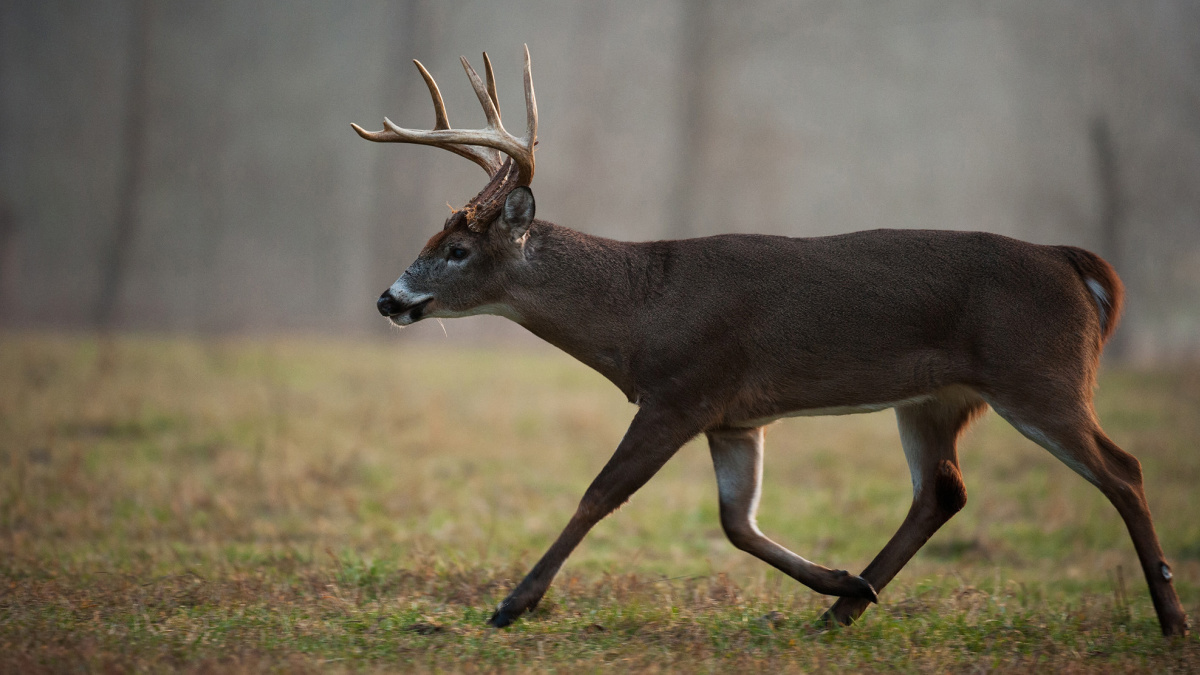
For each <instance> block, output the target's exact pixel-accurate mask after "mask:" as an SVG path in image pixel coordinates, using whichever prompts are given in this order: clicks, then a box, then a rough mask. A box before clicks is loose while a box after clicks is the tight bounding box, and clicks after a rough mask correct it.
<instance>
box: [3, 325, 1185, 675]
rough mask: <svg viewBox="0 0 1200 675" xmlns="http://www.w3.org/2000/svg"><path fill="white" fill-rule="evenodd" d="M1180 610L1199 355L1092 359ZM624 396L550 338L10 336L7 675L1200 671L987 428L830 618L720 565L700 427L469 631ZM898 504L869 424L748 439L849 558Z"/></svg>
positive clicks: (785, 515)
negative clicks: (918, 530)
mask: <svg viewBox="0 0 1200 675" xmlns="http://www.w3.org/2000/svg"><path fill="white" fill-rule="evenodd" d="M1100 384H1101V386H1100V389H1099V393H1098V399H1097V407H1098V410H1099V412H1100V417H1101V420H1102V421H1103V423H1104V426H1105V428H1106V429H1107V431H1108V432H1109V434H1110V435H1111V436H1112V437H1113V438H1114V439H1115V440H1116V441H1117V442H1118V443H1119V444H1121V445H1122V446H1123V447H1125V448H1126V449H1127V450H1129V451H1131V452H1133V453H1134V454H1135V455H1137V456H1138V457H1139V458H1140V459H1141V461H1142V463H1143V467H1144V469H1145V474H1146V490H1147V493H1148V496H1149V500H1150V505H1151V508H1152V509H1153V511H1154V515H1155V521H1156V523H1157V525H1158V532H1159V535H1160V538H1161V540H1162V542H1163V547H1164V549H1165V550H1166V553H1167V556H1168V559H1169V560H1170V561H1171V563H1172V566H1173V569H1174V572H1175V578H1176V586H1177V588H1178V590H1179V593H1180V596H1181V597H1182V599H1183V602H1184V606H1185V608H1186V609H1187V610H1188V612H1189V615H1190V616H1191V617H1193V621H1196V620H1197V619H1198V618H1200V519H1198V518H1197V517H1196V514H1197V513H1198V512H1200V509H1198V508H1197V506H1198V499H1197V485H1200V453H1198V452H1197V448H1198V446H1200V367H1193V368H1174V369H1170V370H1165V369H1164V370H1157V371H1131V370H1120V369H1111V370H1110V369H1106V370H1104V371H1103V373H1102V377H1101V380H1100ZM633 411H634V409H633V407H632V406H631V405H630V404H628V403H627V402H625V400H624V397H623V396H622V395H621V394H620V393H619V392H618V391H617V390H616V389H615V388H614V387H612V386H611V385H610V384H608V383H607V382H606V381H604V380H603V379H602V378H600V377H599V376H598V375H596V374H594V373H592V372H591V371H589V370H587V369H586V368H585V367H583V366H581V365H579V364H578V363H575V362H574V361H572V360H571V359H569V358H568V357H566V356H564V355H562V354H559V353H557V352H554V351H551V350H549V349H546V350H532V349H528V348H526V349H519V350H518V349H510V350H494V351H482V350H473V349H466V348H461V347H435V346H429V345H412V344H408V343H406V342H405V341H404V335H403V334H400V335H399V336H396V337H394V338H392V339H391V340H389V341H387V342H374V343H372V342H367V343H362V342H359V343H355V342H345V341H320V340H308V341H282V340H267V339H261V340H249V339H247V340H223V341H191V340H184V339H166V338H118V339H113V340H106V341H98V340H96V339H92V338H89V337H85V336H76V337H61V336H47V335H11V334H10V335H7V336H0V671H2V672H38V671H39V670H42V671H67V670H71V671H78V670H81V669H82V670H117V671H127V670H155V671H158V670H191V671H216V672H229V671H239V670H240V671H249V672H260V671H269V670H275V671H288V672H291V671H304V670H323V671H329V670H333V671H342V670H347V671H376V670H380V671H386V670H406V671H407V670H447V671H456V672H458V671H466V672H470V671H476V670H488V671H491V670H496V669H505V670H508V669H511V670H517V671H526V670H530V671H540V670H571V671H574V670H598V669H601V668H607V667H617V668H620V669H624V670H628V669H649V670H654V669H657V670H680V671H688V672H694V671H724V670H740V671H771V672H791V671H810V670H842V669H853V670H857V671H873V670H889V671H891V670H901V671H913V672H930V671H939V672H940V671H971V672H975V671H978V670H989V671H990V670H998V671H1007V670H1021V671H1028V670H1030V669H1031V668H1037V669H1045V670H1049V669H1055V670H1059V671H1066V672H1074V671H1110V670H1121V671H1126V670H1149V671H1159V672H1161V671H1172V670H1174V671H1195V670H1200V639H1198V638H1197V637H1196V636H1195V635H1193V636H1191V637H1189V638H1186V639H1179V640H1173V641H1168V640H1165V639H1164V638H1163V637H1162V636H1161V635H1160V633H1159V629H1158V625H1157V622H1156V620H1155V618H1154V613H1153V609H1152V608H1151V605H1150V601H1149V596H1148V594H1147V592H1146V587H1145V582H1144V580H1143V578H1142V574H1141V570H1140V568H1139V567H1138V566H1137V561H1136V558H1135V556H1134V553H1133V548H1132V545H1131V544H1130V541H1129V537H1128V535H1127V534H1126V532H1125V530H1124V527H1123V525H1122V524H1121V522H1120V519H1119V517H1118V516H1117V514H1116V511H1115V510H1114V509H1113V508H1112V507H1111V506H1110V505H1109V504H1108V503H1107V502H1106V501H1105V500H1104V498H1103V497H1102V496H1101V495H1100V493H1099V492H1098V491H1097V490H1095V488H1093V487H1092V486H1090V485H1089V484H1087V483H1086V482H1085V481H1083V480H1082V479H1081V478H1079V477H1078V476H1076V475H1074V474H1073V473H1071V472H1070V471H1069V470H1068V469H1067V468H1066V467H1064V466H1063V465H1061V464H1060V463H1058V462H1057V460H1055V459H1054V458H1053V457H1052V456H1050V455H1049V454H1048V453H1046V452H1045V451H1043V450H1041V449H1040V448H1038V447H1036V446H1035V445H1033V444H1032V443H1030V442H1029V441H1027V440H1025V439H1024V438H1023V437H1021V436H1020V435H1019V434H1018V433H1017V432H1015V431H1014V430H1013V429H1011V428H1010V427H1009V426H1007V425H1006V424H1005V423H1004V422H1003V421H1002V420H1000V419H999V418H998V417H997V416H995V415H991V414H989V415H988V416H987V417H985V418H984V419H983V420H982V421H981V422H980V423H979V424H977V426H976V427H975V428H974V430H973V431H972V432H971V433H969V434H968V435H967V436H966V437H965V438H964V440H963V442H962V443H961V444H960V450H961V455H962V467H963V473H964V476H965V479H966V482H967V488H968V494H969V501H968V504H967V506H966V509H965V510H964V511H963V512H961V513H960V514H959V515H958V516H957V517H955V518H954V520H952V521H951V522H950V523H949V524H948V525H947V526H946V527H945V528H943V530H942V531H941V532H939V533H938V534H937V535H936V536H935V537H934V538H933V539H932V540H931V541H930V543H929V544H928V545H927V546H926V547H925V549H924V551H923V552H922V553H921V554H919V555H918V557H917V558H916V559H914V561H913V562H912V563H911V564H910V565H909V566H908V567H907V568H906V569H905V570H904V571H903V572H901V574H900V576H899V577H898V578H897V580H896V581H895V582H894V583H893V584H892V585H890V586H888V587H887V589H886V590H884V591H883V592H882V593H881V594H880V605H879V606H877V607H873V608H871V609H870V610H869V611H868V613H867V614H866V616H865V617H864V619H863V621H862V622H860V623H859V624H857V625H855V626H853V627H850V628H848V629H841V630H832V631H823V630H820V629H819V627H818V626H817V625H816V624H815V619H816V617H817V616H818V615H819V614H820V612H821V611H822V610H823V609H824V608H825V607H826V606H827V605H828V604H829V602H830V600H829V599H828V598H825V597H822V596H819V595H817V594H815V593H813V592H811V591H809V590H808V589H806V588H804V587H802V586H800V585H799V584H797V583H795V582H793V581H791V580H790V579H788V578H785V577H784V576H782V575H781V574H779V573H778V572H776V571H774V570H772V569H770V568H768V567H767V566H766V565H765V564H763V563H761V562H759V561H758V560H756V559H754V558H751V557H750V556H748V555H747V554H744V553H741V552H739V551H737V550H735V549H734V548H733V547H732V546H730V545H729V543H728V542H727V541H726V540H725V538H724V536H723V535H722V533H721V530H720V526H719V524H718V520H717V506H716V486H715V480H714V478H713V475H712V469H711V465H710V462H709V459H708V454H707V450H706V448H705V447H704V445H703V444H702V443H701V442H699V441H693V442H692V443H690V444H689V445H687V446H686V447H684V448H683V450H682V451H681V452H680V453H679V455H678V456H677V457H676V458H675V459H673V460H672V461H671V462H670V463H669V464H668V465H667V467H666V468H665V469H664V470H663V471H662V473H661V474H659V475H658V476H657V477H656V478H655V479H654V480H652V481H651V482H650V483H649V484H648V485H647V486H646V487H645V488H644V489H643V490H642V491H641V492H639V493H638V494H637V495H636V496H635V497H634V498H633V500H632V501H631V502H630V503H629V504H628V505H626V506H625V507H624V508H623V509H621V510H620V511H618V512H617V513H616V514H614V515H613V516H612V517H610V518H609V519H607V520H606V521H604V522H603V523H601V524H600V525H599V526H598V527H597V528H596V529H595V530H594V531H593V532H592V534H591V535H590V536H589V537H588V538H587V539H586V540H585V541H584V543H583V544H582V545H581V546H580V548H579V549H578V550H577V551H576V553H575V554H574V556H573V557H572V558H571V559H570V560H569V561H568V563H567V565H566V567H565V569H564V570H563V572H562V573H561V574H560V575H559V577H558V579H557V580H556V581H555V584H554V586H553V587H552V589H551V591H550V592H549V594H548V595H547V597H546V598H545V600H544V601H543V602H542V605H541V607H539V609H538V610H537V611H536V612H535V613H534V614H533V615H531V616H529V617H527V618H525V619H522V620H520V621H519V622H518V623H516V624H515V625H514V626H513V627H511V628H509V629H505V630H494V629H491V628H487V627H486V626H485V625H484V621H485V620H486V618H487V617H488V616H489V614H490V612H491V610H492V608H493V607H494V605H495V603H496V602H497V601H499V600H500V599H501V598H502V597H503V595H504V594H505V593H506V592H507V590H508V589H509V588H510V587H511V585H512V584H513V583H515V582H516V581H517V580H519V579H520V577H521V576H522V575H523V574H524V572H525V571H527V569H528V567H529V566H531V565H532V564H533V562H535V561H536V559H537V557H538V556H539V555H540V554H541V552H542V551H543V550H544V549H545V548H546V546H548V545H549V543H550V541H551V540H552V538H553V537H554V536H555V535H556V534H557V532H558V530H559V529H560V528H561V527H562V526H563V525H564V524H565V523H566V520H567V518H568V517H569V515H570V513H571V512H572V510H573V509H574V507H575V504H576V503H577V500H578V498H579V497H580V495H582V493H583V490H584V488H585V487H586V486H587V484H588V483H589V481H590V480H591V478H592V477H593V476H594V475H595V473H596V472H597V471H598V470H599V469H600V467H601V466H602V465H603V464H604V462H605V461H606V460H607V459H608V456H609V454H610V453H611V451H612V449H613V448H614V447H615V446H616V443H617V441H618V440H619V439H620V437H621V435H622V433H623V431H624V427H625V425H626V424H627V423H628V421H629V419H630V418H631V417H632V415H633ZM910 497H911V487H910V485H909V481H908V475H907V468H906V465H905V462H904V456H903V454H902V452H901V450H900V445H899V440H898V438H897V433H896V430H895V422H894V418H893V417H892V415H891V413H890V412H881V413H874V414H870V415H853V416H847V417H839V418H806V419H795V420H788V421H785V422H782V423H779V424H777V425H775V426H773V427H771V428H770V429H769V431H768V433H767V456H766V481H765V492H764V495H763V500H762V508H761V516H760V524H761V526H762V529H763V530H764V531H765V532H766V533H767V534H768V535H770V536H772V537H773V538H775V539H777V540H778V541H780V542H781V543H784V544H785V545H787V546H788V547H790V548H792V549H793V550H795V551H797V552H798V553H800V554H801V555H804V556H805V557H807V558H810V559H812V560H815V561H817V562H820V563H822V564H825V565H828V566H831V567H838V568H845V569H850V570H853V571H858V570H861V569H862V567H863V566H865V565H866V563H867V562H868V561H869V560H870V559H871V557H872V556H873V555H874V554H875V552H876V551H877V550H878V549H879V548H880V547H882V546H883V544H884V542H885V541H886V540H887V538H888V537H889V536H890V535H891V533H892V532H893V531H894V530H895V528H896V527H897V526H898V525H899V524H900V521H901V520H902V519H903V516H904V513H905V511H906V510H907V508H908V503H909V499H910Z"/></svg>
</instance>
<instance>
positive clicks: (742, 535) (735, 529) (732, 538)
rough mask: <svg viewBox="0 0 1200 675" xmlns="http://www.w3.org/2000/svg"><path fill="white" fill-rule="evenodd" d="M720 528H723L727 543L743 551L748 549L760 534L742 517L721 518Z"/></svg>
mask: <svg viewBox="0 0 1200 675" xmlns="http://www.w3.org/2000/svg"><path fill="white" fill-rule="evenodd" d="M721 529H723V530H725V536H726V537H727V538H728V539H729V543H731V544H733V545H734V546H735V547H737V548H739V549H741V550H743V551H746V550H749V549H750V547H751V546H752V545H753V543H754V542H755V541H756V540H757V539H758V538H759V537H760V536H761V535H760V534H759V533H758V531H757V530H756V529H755V527H754V526H753V525H751V524H750V523H748V522H746V521H745V520H743V519H736V520H735V519H732V518H728V519H727V518H721Z"/></svg>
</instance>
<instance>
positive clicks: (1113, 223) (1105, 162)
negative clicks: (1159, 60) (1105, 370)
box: [1089, 117, 1127, 360]
mask: <svg viewBox="0 0 1200 675" xmlns="http://www.w3.org/2000/svg"><path fill="white" fill-rule="evenodd" d="M1089 135H1090V136H1091V141H1092V152H1093V155H1094V160H1095V162H1096V184H1097V187H1098V188H1099V190H1100V223H1099V229H1100V232H1099V234H1100V254H1101V255H1102V256H1104V258H1105V259H1107V260H1108V262H1109V264H1111V265H1112V266H1113V267H1114V268H1115V269H1116V270H1117V273H1118V274H1121V273H1122V272H1125V271H1126V270H1125V260H1124V255H1123V253H1124V241H1125V210H1126V207H1125V197H1124V194H1123V193H1122V190H1121V180H1120V175H1119V168H1118V161H1119V158H1118V157H1117V149H1116V144H1115V143H1114V142H1113V137H1112V130H1111V128H1110V127H1109V124H1108V118H1106V117H1097V118H1094V119H1093V120H1092V123H1091V129H1090V133H1089ZM1126 345H1127V340H1125V338H1124V337H1123V335H1122V333H1121V331H1117V332H1116V333H1114V334H1113V337H1112V339H1111V340H1110V341H1109V343H1108V345H1107V346H1106V347H1105V353H1106V354H1107V355H1108V356H1109V358H1112V359H1116V360H1120V359H1123V358H1124V357H1125V356H1126V353H1125V352H1126Z"/></svg>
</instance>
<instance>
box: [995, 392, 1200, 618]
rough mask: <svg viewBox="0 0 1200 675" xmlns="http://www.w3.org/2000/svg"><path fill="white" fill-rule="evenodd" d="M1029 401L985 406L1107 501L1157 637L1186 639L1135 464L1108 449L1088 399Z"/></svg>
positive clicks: (1110, 445) (1130, 457)
mask: <svg viewBox="0 0 1200 675" xmlns="http://www.w3.org/2000/svg"><path fill="white" fill-rule="evenodd" d="M1084 391H1087V389H1086V388H1084ZM1031 400H1032V401H1036V403H1033V402H1031V403H1025V402H1018V401H1012V400H999V399H998V400H994V401H993V400H992V399H991V398H989V400H988V402H989V403H991V405H992V407H993V408H994V409H995V410H996V412H997V413H998V414H999V415H1000V416H1001V417H1003V418H1004V419H1005V420H1007V421H1008V422H1009V423H1010V424H1012V425H1013V426H1014V427H1016V428H1017V430H1018V431H1020V432H1021V433H1022V434H1024V435H1025V437H1026V438H1028V439H1029V440H1031V441H1033V442H1034V443H1037V444H1038V445H1040V446H1042V447H1043V448H1045V449H1046V450H1048V451H1049V452H1050V453H1051V454H1053V455H1054V456H1055V457H1057V458H1058V459H1060V460H1062V462H1063V463H1064V464H1066V465H1067V466H1069V467H1071V469H1073V470H1074V471H1075V472H1076V473H1078V474H1079V475H1081V476H1083V477H1084V478H1085V479H1086V480H1087V481H1088V482H1090V483H1092V484H1093V485H1095V486H1096V487H1098V488H1100V491H1101V492H1102V493H1104V496H1105V497H1108V500H1109V501H1110V502H1112V504H1113V506H1115V507H1116V509H1117V512H1118V513H1119V514H1121V519H1122V520H1124V521H1125V526H1126V528H1128V530H1129V536H1130V538H1132V539H1133V547H1134V549H1135V550H1136V551H1137V555H1138V560H1139V561H1140V562H1141V565H1142V572H1143V573H1144V574H1145V575H1146V583H1147V584H1148V585H1149V587H1150V599H1151V600H1152V601H1153V603H1154V611H1155V613H1156V614H1157V615H1158V622H1159V625H1160V626H1161V628H1162V632H1163V635H1186V634H1187V631H1188V623H1187V615H1186V614H1185V613H1184V611H1183V605H1182V604H1180V602H1179V596H1178V595H1176V593H1175V588H1174V586H1173V585H1172V583H1171V577H1172V575H1171V568H1170V567H1169V566H1168V565H1167V561H1166V557H1165V556H1164V555H1163V551H1162V547H1161V546H1160V545H1159V543H1158V535H1157V534H1156V533H1155V531H1154V521H1153V520H1152V519H1151V517H1150V506H1149V504H1148V503H1147V502H1146V493H1145V490H1144V489H1143V485H1142V465H1141V463H1140V462H1138V460H1137V458H1136V457H1134V456H1133V455H1131V454H1129V453H1128V452H1125V451H1124V450H1122V449H1121V448H1120V447H1118V446H1117V444H1116V443H1113V442H1112V440H1111V439H1109V437H1108V436H1107V435H1106V434H1105V433H1104V430H1103V429H1101V428H1100V424H1099V422H1098V421H1097V420H1096V414H1095V411H1094V410H1093V409H1092V405H1091V397H1090V395H1083V396H1080V395H1074V396H1072V395H1069V394H1068V395H1063V396H1060V397H1055V398H1054V399H1052V400H1051V401H1050V403H1049V405H1048V404H1047V399H1046V397H1039V398H1036V399H1031Z"/></svg>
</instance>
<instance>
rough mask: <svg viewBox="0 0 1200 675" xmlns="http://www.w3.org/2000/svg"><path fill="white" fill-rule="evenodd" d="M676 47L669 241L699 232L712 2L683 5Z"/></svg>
mask: <svg viewBox="0 0 1200 675" xmlns="http://www.w3.org/2000/svg"><path fill="white" fill-rule="evenodd" d="M680 6H681V7H682V8H683V28H682V34H681V35H680V41H679V77H678V91H679V103H678V106H679V125H678V127H679V128H678V135H677V138H678V140H677V141H676V144H677V147H676V156H677V157H678V158H679V163H678V165H677V167H676V170H675V180H674V183H673V185H672V188H671V197H670V200H669V201H668V202H667V204H668V208H670V211H669V212H668V214H667V227H668V231H667V236H669V237H673V238H684V237H691V236H695V233H696V232H697V231H703V230H704V229H705V228H704V225H703V224H698V223H697V222H696V221H697V219H698V218H699V216H700V209H699V208H697V199H698V198H699V197H700V194H701V191H702V190H703V186H702V185H701V181H703V180H704V160H705V157H706V155H707V153H706V152H705V150H706V146H707V143H708V137H709V130H710V127H711V123H710V118H711V114H710V112H709V111H710V109H711V107H712V105H713V101H712V95H711V94H712V79H713V75H714V73H713V39H714V37H715V35H716V20H715V17H714V13H715V11H714V2H713V0H685V1H684V2H682V3H681V5H680Z"/></svg>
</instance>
